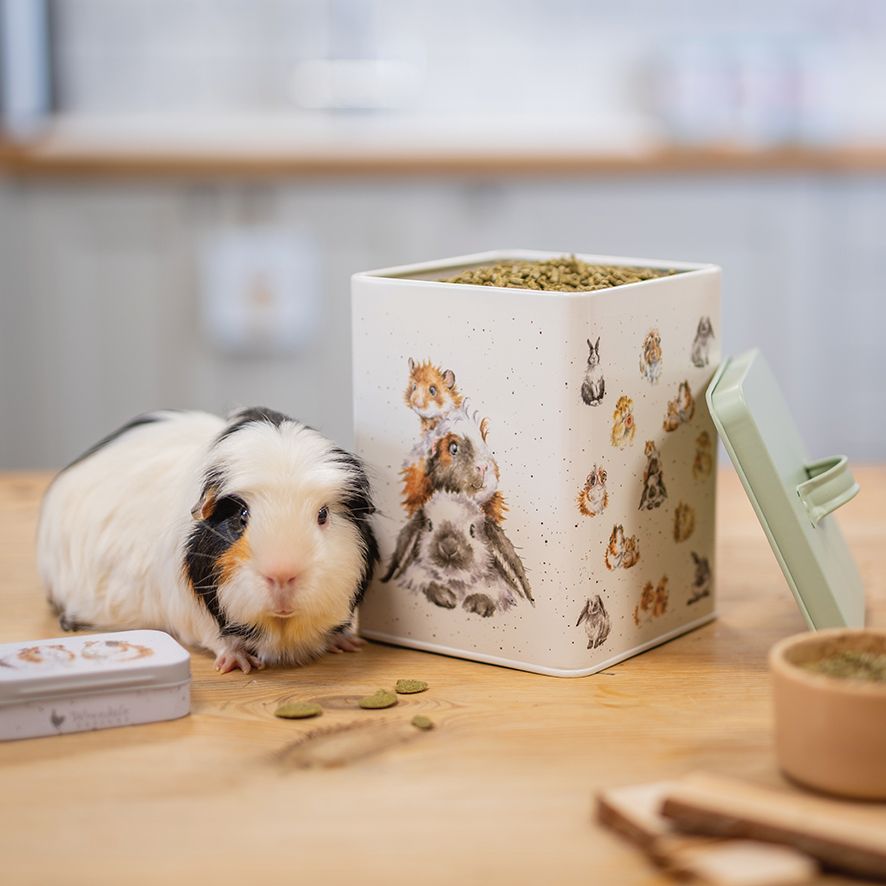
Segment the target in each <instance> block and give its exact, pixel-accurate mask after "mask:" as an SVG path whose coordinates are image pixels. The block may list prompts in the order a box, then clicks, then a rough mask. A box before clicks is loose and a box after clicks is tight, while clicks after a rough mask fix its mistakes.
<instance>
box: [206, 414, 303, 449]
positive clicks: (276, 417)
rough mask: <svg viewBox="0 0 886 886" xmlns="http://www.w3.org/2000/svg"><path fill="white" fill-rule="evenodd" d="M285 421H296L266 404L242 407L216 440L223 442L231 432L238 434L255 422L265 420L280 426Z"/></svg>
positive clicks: (265, 422) (277, 426)
mask: <svg viewBox="0 0 886 886" xmlns="http://www.w3.org/2000/svg"><path fill="white" fill-rule="evenodd" d="M285 421H294V419H291V418H290V417H289V416H288V415H284V414H283V413H282V412H276V411H275V410H273V409H267V408H265V407H264V406H252V407H250V408H249V409H241V410H240V411H239V412H238V413H237V414H236V415H235V416H234V419H233V421H232V422H231V423H230V424H229V425H228V426H227V427H226V428H225V429H224V430H223V431H222V432H221V433H220V434H219V435H218V437H217V438H216V441H215V442H216V443H221V441H222V440H226V439H227V438H228V437H230V436H231V434H236V433H237V431H239V430H240V429H241V428H244V427H246V425H249V424H253V423H254V422H263V423H264V424H268V425H273V427H275V428H279V427H280V425H282V424H283V422H285Z"/></svg>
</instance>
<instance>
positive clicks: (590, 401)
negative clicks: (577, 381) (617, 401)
mask: <svg viewBox="0 0 886 886" xmlns="http://www.w3.org/2000/svg"><path fill="white" fill-rule="evenodd" d="M605 394H606V379H604V378H603V370H602V369H601V368H600V337H599V336H597V341H596V342H595V343H594V344H591V340H590V339H588V366H587V369H586V370H585V377H584V381H583V382H582V383H581V399H582V400H583V401H584V402H585V403H586V404H587V405H588V406H599V405H600V403H601V402H602V401H603V397H604V396H605Z"/></svg>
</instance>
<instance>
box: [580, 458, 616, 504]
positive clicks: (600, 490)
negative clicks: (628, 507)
mask: <svg viewBox="0 0 886 886" xmlns="http://www.w3.org/2000/svg"><path fill="white" fill-rule="evenodd" d="M608 504H609V493H608V492H607V491H606V471H604V470H603V468H598V467H597V466H596V465H594V467H593V469H592V470H591V472H590V474H588V476H587V478H586V479H585V485H584V487H583V488H582V490H581V492H579V493H578V510H579V513H581V514H583V515H584V516H585V517H596V516H597V514H602V513H603V511H605V510H606V506H607V505H608Z"/></svg>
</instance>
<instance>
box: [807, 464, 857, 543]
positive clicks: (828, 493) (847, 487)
mask: <svg viewBox="0 0 886 886" xmlns="http://www.w3.org/2000/svg"><path fill="white" fill-rule="evenodd" d="M806 473H807V475H808V476H809V479H808V480H804V481H803V482H802V483H801V484H800V485H799V486H797V495H799V496H800V501H802V502H803V506H804V507H805V508H806V511H807V513H808V514H809V517H810V518H811V520H812V525H813V526H818V524H819V523H821V521H822V520H824V518H825V517H827V515H828V514H830V513H831V511H835V510H837V508H839V507H840V506H841V505H845V504H846V502H847V501H850V500H851V499H853V498H855V496H856V495H858V491H859V488H860V487H859V485H858V483H856V482H855V478H854V477H853V476H852V472H851V471H850V470H849V460H848V459H847V458H846V456H845V455H835V456H832V457H831V458H823V459H822V460H821V461H817V462H813V463H812V464H811V465H806Z"/></svg>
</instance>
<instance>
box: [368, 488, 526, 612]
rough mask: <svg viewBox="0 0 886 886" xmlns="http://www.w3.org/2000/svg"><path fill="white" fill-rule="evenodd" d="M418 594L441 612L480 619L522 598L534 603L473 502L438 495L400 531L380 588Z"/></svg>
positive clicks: (502, 542) (511, 557)
mask: <svg viewBox="0 0 886 886" xmlns="http://www.w3.org/2000/svg"><path fill="white" fill-rule="evenodd" d="M392 579H395V580H396V581H397V583H398V584H399V585H401V586H402V587H405V588H407V589H409V590H413V591H417V592H419V593H421V594H423V595H424V596H425V597H426V598H427V599H428V600H430V602H431V603H434V604H435V605H437V606H442V607H443V608H445V609H454V608H455V607H456V606H459V605H460V606H462V607H463V608H464V609H466V610H468V611H469V612H473V613H476V614H477V615H481V616H484V617H488V616H490V615H492V614H493V613H494V612H496V611H504V610H506V609H509V608H510V607H511V606H513V605H514V604H515V603H516V602H517V599H518V598H520V597H522V598H524V599H526V600H528V601H529V602H530V603H533V602H534V600H533V598H532V590H531V588H530V587H529V582H528V580H527V578H526V573H525V571H524V570H523V564H522V563H521V562H520V558H519V557H518V556H517V553H516V551H515V550H514V547H513V545H512V544H511V543H510V541H509V540H508V538H507V536H506V535H505V534H504V532H503V531H502V529H501V527H500V526H499V525H498V524H497V523H496V522H495V521H494V520H493V519H492V518H491V517H489V516H488V515H487V514H486V513H485V512H484V511H483V509H482V508H481V507H480V505H479V504H478V503H477V500H476V499H475V498H472V497H471V496H468V495H465V494H464V493H453V492H447V491H445V490H441V491H438V492H435V493H434V495H433V496H431V498H430V499H429V500H428V501H427V502H426V503H425V504H424V506H423V507H422V508H421V509H420V510H419V511H418V512H416V513H415V514H414V515H413V516H412V519H411V520H410V521H409V522H408V523H407V524H406V525H405V526H404V527H403V529H402V530H401V531H400V534H399V536H398V538H397V546H396V549H395V551H394V554H393V556H392V557H391V562H390V565H389V566H388V571H387V573H386V574H385V575H384V577H383V578H382V581H383V582H387V581H390V580H392Z"/></svg>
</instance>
